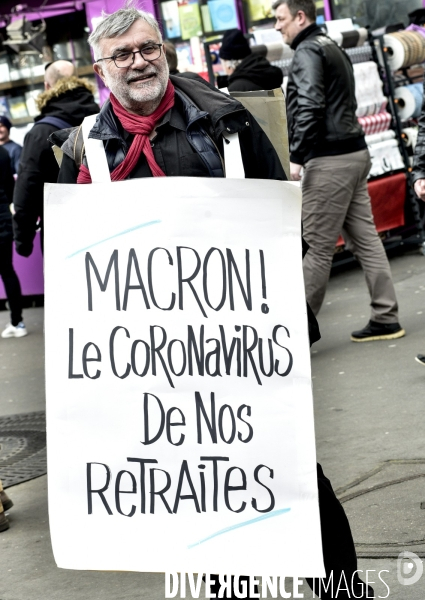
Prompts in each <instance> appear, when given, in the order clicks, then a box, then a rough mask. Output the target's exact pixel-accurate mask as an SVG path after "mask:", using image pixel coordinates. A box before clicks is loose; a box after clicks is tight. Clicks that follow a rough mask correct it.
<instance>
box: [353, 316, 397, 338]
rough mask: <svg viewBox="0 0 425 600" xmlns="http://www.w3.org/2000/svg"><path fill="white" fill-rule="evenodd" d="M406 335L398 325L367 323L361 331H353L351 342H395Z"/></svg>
mask: <svg viewBox="0 0 425 600" xmlns="http://www.w3.org/2000/svg"><path fill="white" fill-rule="evenodd" d="M404 335H406V332H405V331H404V329H402V328H401V326H400V323H377V322H376V321H369V323H368V324H367V325H366V327H364V328H363V329H360V330H359V331H353V333H352V334H351V341H352V342H374V341H375V340H396V339H397V338H401V337H403V336H404Z"/></svg>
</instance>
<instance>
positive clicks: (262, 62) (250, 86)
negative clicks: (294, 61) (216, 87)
mask: <svg viewBox="0 0 425 600" xmlns="http://www.w3.org/2000/svg"><path fill="white" fill-rule="evenodd" d="M219 56H220V60H221V63H222V65H223V67H224V70H225V71H226V75H228V85H227V88H228V90H229V92H251V91H256V90H275V89H277V88H279V87H280V86H281V85H282V82H283V73H282V70H281V69H279V68H278V67H274V66H273V65H271V64H270V63H269V61H268V60H267V59H266V58H264V57H263V56H259V55H258V54H253V53H252V51H251V48H250V47H249V44H248V40H247V39H246V38H245V36H244V34H243V33H242V31H240V30H239V29H231V30H230V31H227V32H226V33H225V34H224V36H223V41H222V43H221V47H220V52H219Z"/></svg>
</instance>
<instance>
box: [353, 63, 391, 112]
mask: <svg viewBox="0 0 425 600" xmlns="http://www.w3.org/2000/svg"><path fill="white" fill-rule="evenodd" d="M353 70H354V79H355V82H356V88H355V93H356V101H357V111H356V115H357V116H358V117H367V116H369V115H375V114H377V113H379V112H383V111H384V110H385V108H386V106H387V103H388V100H387V99H386V98H385V96H384V94H383V92H382V81H381V78H380V76H379V71H378V66H377V64H376V63H375V62H373V61H368V62H364V63H358V64H354V65H353Z"/></svg>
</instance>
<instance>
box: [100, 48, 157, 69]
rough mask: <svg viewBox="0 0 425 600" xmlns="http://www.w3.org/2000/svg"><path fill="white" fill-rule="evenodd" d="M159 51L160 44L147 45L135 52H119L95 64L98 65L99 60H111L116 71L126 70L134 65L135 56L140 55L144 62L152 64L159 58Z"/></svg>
mask: <svg viewBox="0 0 425 600" xmlns="http://www.w3.org/2000/svg"><path fill="white" fill-rule="evenodd" d="M161 49H162V44H148V45H146V46H143V48H141V49H140V50H136V52H119V53H118V54H115V56H108V57H105V58H99V59H98V60H97V61H96V62H97V63H98V62H100V61H101V60H113V61H114V63H115V66H116V67H118V69H126V68H128V67H131V65H132V64H133V63H134V60H135V58H136V54H140V56H141V57H142V58H143V60H146V62H153V61H154V60H158V58H159V57H160V56H161Z"/></svg>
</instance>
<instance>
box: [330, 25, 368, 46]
mask: <svg viewBox="0 0 425 600" xmlns="http://www.w3.org/2000/svg"><path fill="white" fill-rule="evenodd" d="M328 35H329V37H330V38H332V39H333V41H334V42H336V43H337V44H338V46H341V48H357V47H359V46H363V44H364V43H365V41H366V40H367V29H366V27H360V28H359V29H352V30H350V31H340V32H335V33H333V32H332V33H331V34H329V33H328Z"/></svg>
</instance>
